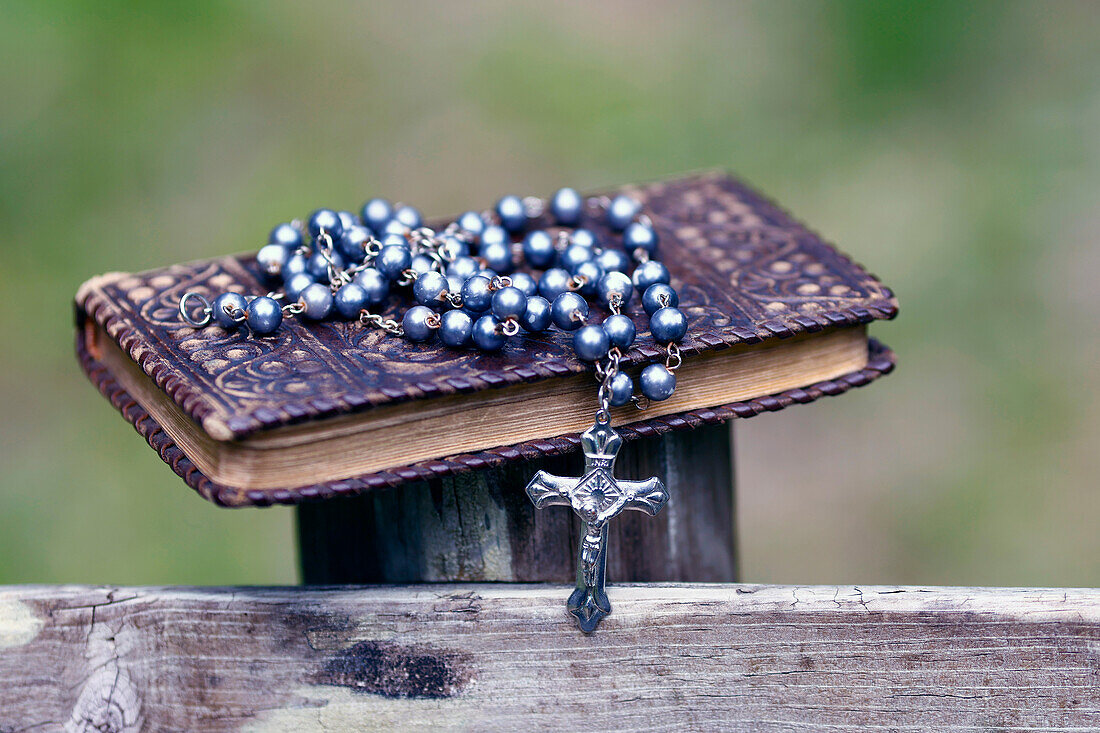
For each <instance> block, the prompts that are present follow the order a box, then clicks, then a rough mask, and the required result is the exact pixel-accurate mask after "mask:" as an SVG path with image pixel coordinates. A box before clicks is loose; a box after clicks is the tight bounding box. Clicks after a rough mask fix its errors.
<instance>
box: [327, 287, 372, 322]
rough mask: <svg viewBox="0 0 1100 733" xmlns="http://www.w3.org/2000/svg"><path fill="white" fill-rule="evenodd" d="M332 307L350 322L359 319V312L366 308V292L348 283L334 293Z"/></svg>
mask: <svg viewBox="0 0 1100 733" xmlns="http://www.w3.org/2000/svg"><path fill="white" fill-rule="evenodd" d="M332 301H333V303H332V304H333V306H334V307H335V308H336V312H337V313H339V314H340V316H341V317H342V318H346V319H348V320H351V319H353V318H358V317H359V311H361V310H363V309H364V308H366V307H367V291H366V290H364V289H363V288H362V286H360V285H356V284H355V283H354V282H350V283H347V284H345V285H344V287H342V288H340V289H339V290H337V291H336V295H335V296H333V299H332Z"/></svg>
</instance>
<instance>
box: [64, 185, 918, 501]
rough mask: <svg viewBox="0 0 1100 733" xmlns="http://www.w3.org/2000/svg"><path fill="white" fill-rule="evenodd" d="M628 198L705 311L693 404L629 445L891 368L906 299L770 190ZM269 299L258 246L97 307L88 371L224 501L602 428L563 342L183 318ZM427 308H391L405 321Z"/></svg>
mask: <svg viewBox="0 0 1100 733" xmlns="http://www.w3.org/2000/svg"><path fill="white" fill-rule="evenodd" d="M622 190H623V191H625V192H627V193H630V194H631V195H633V196H635V197H636V198H638V199H639V200H640V201H641V202H642V203H643V205H644V207H645V211H646V213H647V214H648V215H649V216H650V218H651V219H652V221H653V225H654V227H655V229H656V230H657V233H658V235H659V237H660V258H661V261H662V262H664V263H665V264H666V265H667V266H668V268H669V270H670V272H671V275H672V284H673V286H674V287H675V288H676V289H677V291H678V292H679V295H680V308H681V310H683V311H684V313H685V314H686V315H687V318H688V335H687V337H686V338H685V339H684V341H683V343H682V344H681V349H682V352H683V365H682V366H681V367H680V370H679V371H678V372H677V385H678V386H677V390H676V393H675V394H674V395H673V397H672V398H671V399H669V400H667V401H664V402H653V403H651V404H650V405H649V408H648V409H646V410H639V409H637V408H636V407H633V406H628V407H623V408H615V409H614V411H613V423H614V424H615V426H616V429H618V430H619V431H620V433H621V434H622V436H623V437H624V439H626V440H630V439H632V438H635V437H638V436H642V435H652V434H655V433H660V432H664V431H668V430H677V429H689V428H691V427H693V426H696V425H699V424H703V423H709V422H716V421H722V420H727V419H730V418H732V417H738V416H748V415H753V414H756V413H758V412H760V411H762V410H776V409H780V408H782V407H785V406H788V405H791V404H794V403H800V402H809V401H811V400H813V399H816V398H817V397H820V396H822V395H830V394H838V393H840V392H843V391H845V390H847V389H848V388H850V387H853V386H861V385H863V384H866V383H867V382H869V381H871V380H872V379H874V378H875V377H877V376H879V375H880V374H883V373H885V372H888V371H890V369H891V368H892V366H893V356H892V354H891V353H890V352H889V351H888V350H887V349H885V347H883V346H882V345H880V344H878V343H877V342H875V341H874V340H869V339H868V336H867V324H868V323H869V322H871V321H873V320H876V319H888V318H893V317H894V315H895V314H896V313H897V302H896V300H895V298H894V295H893V293H891V292H890V290H889V289H888V288H886V287H884V286H883V285H882V284H881V283H879V282H878V281H877V280H876V279H875V278H874V277H873V276H871V275H869V274H867V273H866V272H865V271H864V270H863V269H862V268H860V267H859V266H858V265H856V264H854V263H852V262H851V261H850V260H849V259H848V258H846V257H845V256H844V255H842V254H840V253H839V252H837V251H836V250H835V249H834V248H833V247H831V246H830V245H828V244H826V243H825V242H823V241H822V240H821V239H820V238H819V237H818V236H817V235H816V234H814V233H813V232H811V231H808V230H807V229H806V228H805V227H803V226H802V225H801V224H799V223H798V222H797V221H795V220H794V219H793V218H792V217H791V216H790V215H788V214H787V213H785V212H784V211H782V210H781V209H779V208H778V207H777V206H775V205H774V204H772V203H771V202H769V201H767V200H766V199H765V198H763V197H762V196H761V195H760V194H758V193H756V192H754V191H752V190H751V189H749V188H748V187H746V186H745V185H743V184H741V183H739V182H738V181H736V180H734V179H733V178H730V177H729V176H727V175H724V174H720V173H708V174H703V175H697V176H692V177H689V178H683V179H678V180H672V181H666V182H659V183H652V184H647V185H641V186H630V187H626V188H624V189H622ZM542 223H543V224H545V225H547V226H548V225H549V222H542ZM585 225H586V226H590V227H591V228H593V229H595V230H596V232H597V234H598V235H603V236H605V237H607V241H616V240H615V239H614V238H612V237H611V235H610V233H609V232H608V231H607V230H606V229H604V228H603V225H602V223H600V222H598V221H592V222H586V224H585ZM535 226H538V223H536V224H535ZM613 246H617V245H613ZM268 289H269V288H268V287H267V286H266V285H265V284H264V282H263V279H262V278H261V276H260V272H259V270H258V268H257V266H256V262H255V260H254V258H253V257H252V256H250V255H244V256H235V257H223V258H220V259H215V260H206V261H202V262H192V263H189V264H183V265H173V266H170V267H165V268H163V269H159V270H152V271H150V272H144V273H139V274H128V273H111V274H107V275H102V276H99V277H96V278H93V279H91V280H89V281H88V282H87V283H85V284H84V285H83V286H82V287H81V288H80V291H79V292H78V294H77V296H76V323H77V352H78V356H79V358H80V362H81V365H82V366H83V368H84V370H85V372H86V373H87V374H88V376H89V377H90V379H91V380H92V381H93V383H95V384H96V386H97V387H98V388H99V389H100V391H101V392H102V393H103V394H104V395H105V396H106V397H108V398H109V399H110V400H111V402H112V403H113V404H114V405H115V406H116V407H117V408H118V409H119V410H120V411H121V413H122V414H123V416H124V417H126V418H127V419H128V420H129V421H130V422H131V423H133V424H134V426H135V427H136V428H137V430H138V431H139V432H140V433H141V434H142V435H144V436H145V438H146V440H147V441H148V442H149V444H150V445H151V446H152V447H153V448H154V449H156V450H157V451H158V452H159V453H160V455H161V457H162V458H164V460H165V461H166V462H167V463H168V464H169V465H170V466H171V467H172V468H173V469H174V470H175V471H176V473H177V474H179V475H180V476H181V477H182V478H183V479H184V480H185V481H186V482H187V483H188V484H189V485H190V486H192V487H193V488H195V489H196V490H197V491H198V492H199V493H201V494H202V495H203V496H205V497H206V498H208V499H210V500H212V501H214V502H217V503H219V504H223V505H227V506H241V505H247V504H270V503H274V502H280V503H295V502H299V501H304V500H309V499H315V498H324V497H328V496H334V495H339V494H351V493H357V492H361V491H365V490H369V489H371V488H373V487H380V486H387V485H396V484H399V483H402V482H405V481H411V480H418V479H424V478H430V477H433V476H439V475H446V474H450V473H455V472H459V471H466V470H472V469H478V468H484V467H488V466H492V465H499V464H501V463H503V462H506V461H517V460H524V459H528V458H532V457H537V456H540V455H548V454H554V453H561V452H565V451H569V450H573V449H574V448H575V447H576V445H577V434H578V433H579V432H581V431H582V430H584V429H585V428H587V427H588V426H589V425H591V423H592V420H593V415H594V412H595V408H596V398H595V395H596V387H597V383H596V381H595V377H594V372H593V369H592V367H591V365H588V364H585V363H583V362H581V361H579V360H577V359H576V357H575V356H574V355H573V350H572V346H571V334H566V333H563V332H561V331H558V330H556V329H551V330H549V331H546V332H544V333H539V334H532V335H524V334H521V335H520V336H517V337H514V338H512V339H509V341H508V344H507V345H506V346H505V347H504V349H503V350H502V351H500V352H498V353H494V354H485V353H481V352H479V351H478V350H476V349H475V348H470V349H466V350H455V349H451V348H448V347H446V346H443V345H441V344H439V343H438V342H434V343H429V344H412V343H409V342H407V341H405V340H403V339H401V338H398V337H394V336H391V335H388V334H386V333H385V332H383V331H381V330H378V329H375V328H370V327H368V326H364V325H362V324H359V323H357V322H346V321H340V320H332V321H324V322H320V323H307V322H304V321H302V320H298V319H287V320H286V321H284V323H283V325H282V326H280V328H279V329H278V331H277V332H276V333H275V334H273V335H271V336H268V337H257V336H255V335H250V334H249V333H247V331H245V330H242V331H241V332H237V333H230V332H226V331H224V330H222V329H220V328H218V327H216V326H209V327H206V328H202V329H195V328H191V327H190V326H188V325H186V324H185V323H184V322H183V321H182V320H181V318H180V315H179V312H178V305H179V301H180V297H181V296H182V295H183V294H184V293H187V292H191V291H194V292H197V293H200V294H202V295H204V296H206V297H208V298H212V297H213V296H215V295H217V294H218V293H222V292H225V291H237V292H240V293H244V294H263V293H265V292H267V290H268ZM409 301H410V297H409V295H408V293H397V294H395V295H391V297H390V303H389V306H388V308H389V314H390V315H391V316H396V317H400V316H399V314H400V313H402V312H403V310H404V309H405V308H407V307H408V305H409ZM626 312H627V314H628V315H631V316H632V317H633V318H634V321H635V324H636V325H637V328H638V338H637V341H636V344H635V347H634V348H632V349H631V350H630V351H629V352H628V353H627V354H626V355H625V357H624V358H623V360H622V364H623V365H624V367H625V368H626V370H627V371H628V373H630V374H632V376H635V377H636V376H637V373H638V371H639V370H640V368H641V367H642V366H643V365H644V364H646V363H648V362H653V361H658V360H663V359H664V357H665V354H664V352H663V351H662V350H660V349H658V347H657V346H656V345H655V344H654V342H653V340H652V338H650V336H649V333H648V330H647V324H648V318H647V317H646V316H645V313H644V312H643V311H642V309H641V306H640V305H639V302H638V299H637V298H636V297H635V299H634V300H633V301H632V304H631V305H630V306H629V307H628V308H627V310H626Z"/></svg>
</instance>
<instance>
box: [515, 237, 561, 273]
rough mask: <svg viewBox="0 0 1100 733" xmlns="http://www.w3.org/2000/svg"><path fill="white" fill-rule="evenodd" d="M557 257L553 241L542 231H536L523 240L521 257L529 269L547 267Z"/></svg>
mask: <svg viewBox="0 0 1100 733" xmlns="http://www.w3.org/2000/svg"><path fill="white" fill-rule="evenodd" d="M557 255H558V252H557V250H556V249H554V240H553V239H552V238H551V237H550V235H549V234H547V233H546V232H545V231H543V230H542V229H536V230H535V231H533V232H530V233H528V235H527V236H526V237H524V238H523V257H524V259H526V260H527V263H528V264H530V265H531V267H537V268H539V269H542V268H543V267H547V266H549V265H550V264H551V263H552V262H553V261H554V258H555V257H557Z"/></svg>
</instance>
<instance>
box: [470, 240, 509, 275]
mask: <svg viewBox="0 0 1100 733" xmlns="http://www.w3.org/2000/svg"><path fill="white" fill-rule="evenodd" d="M478 254H479V255H480V256H481V258H482V259H483V260H485V264H486V265H488V267H489V269H490V270H493V271H494V272H496V273H497V274H503V273H507V272H511V271H512V267H513V265H512V245H511V244H505V243H504V242H493V243H491V244H484V245H482V246H481V249H479V250H478Z"/></svg>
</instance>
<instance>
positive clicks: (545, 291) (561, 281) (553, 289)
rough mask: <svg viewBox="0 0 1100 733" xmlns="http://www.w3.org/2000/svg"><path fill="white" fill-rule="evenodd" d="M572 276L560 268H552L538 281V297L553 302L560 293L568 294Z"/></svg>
mask: <svg viewBox="0 0 1100 733" xmlns="http://www.w3.org/2000/svg"><path fill="white" fill-rule="evenodd" d="M572 279H573V278H572V276H570V274H569V273H568V272H566V271H565V270H563V269H561V268H560V267H554V268H552V269H549V270H547V271H546V272H544V273H542V278H541V279H540V280H539V295H541V296H542V297H544V298H546V299H547V300H549V301H551V302H553V300H554V299H555V298H557V297H558V296H559V295H561V294H562V293H566V292H569V283H570V282H571V281H572Z"/></svg>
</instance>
